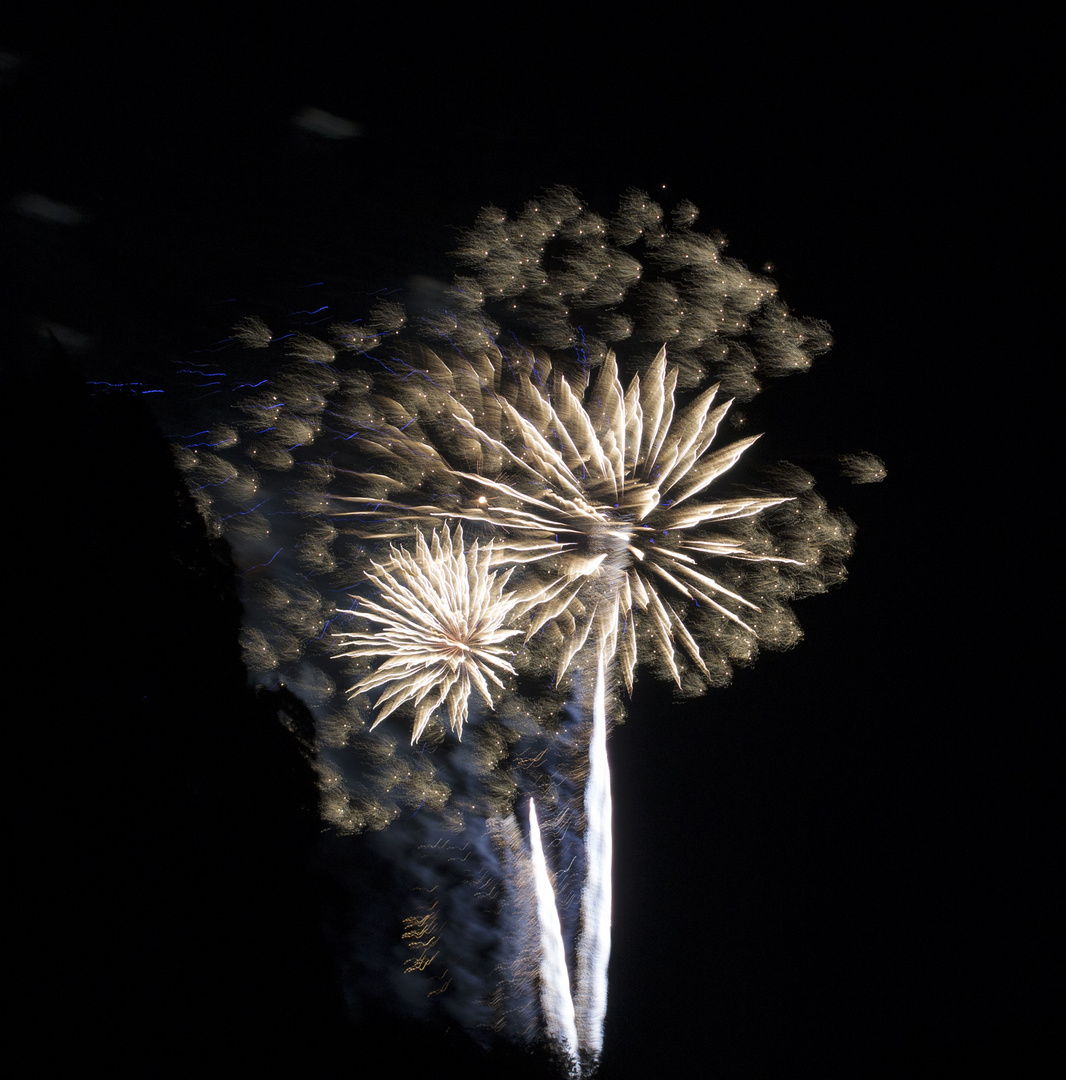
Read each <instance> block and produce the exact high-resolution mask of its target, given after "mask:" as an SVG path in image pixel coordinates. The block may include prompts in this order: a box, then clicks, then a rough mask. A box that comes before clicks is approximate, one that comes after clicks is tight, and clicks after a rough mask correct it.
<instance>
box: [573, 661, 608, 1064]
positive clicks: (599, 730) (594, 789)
mask: <svg viewBox="0 0 1066 1080" xmlns="http://www.w3.org/2000/svg"><path fill="white" fill-rule="evenodd" d="M603 662H604V657H603V650H602V649H601V650H600V654H599V658H598V660H597V662H596V692H595V694H594V696H593V699H592V737H591V738H590V740H589V778H588V783H587V784H586V785H585V819H586V829H585V887H584V888H583V889H582V891H581V937H580V939H579V940H578V946H577V994H576V996H575V1002H574V1004H575V1009H576V1012H577V1026H578V1045H579V1046H580V1048H581V1051H582V1053H584V1054H586V1055H589V1056H591V1057H592V1059H593V1060H596V1059H598V1058H599V1056H600V1054H601V1053H602V1052H603V1021H604V1017H605V1016H606V1015H607V961H608V960H609V959H610V955H611V850H612V842H611V773H610V767H609V766H608V763H607V708H606V690H605V687H604V675H603Z"/></svg>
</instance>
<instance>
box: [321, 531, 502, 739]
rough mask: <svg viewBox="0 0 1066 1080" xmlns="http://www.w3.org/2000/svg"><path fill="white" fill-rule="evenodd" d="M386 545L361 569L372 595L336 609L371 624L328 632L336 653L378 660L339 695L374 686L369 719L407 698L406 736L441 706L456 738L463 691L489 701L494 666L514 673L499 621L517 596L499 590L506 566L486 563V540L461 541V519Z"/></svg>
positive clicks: (465, 699) (495, 679) (465, 700)
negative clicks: (403, 543)
mask: <svg viewBox="0 0 1066 1080" xmlns="http://www.w3.org/2000/svg"><path fill="white" fill-rule="evenodd" d="M391 550H392V558H391V560H390V561H389V562H388V563H386V564H383V565H379V564H377V563H374V564H373V566H374V569H373V570H372V571H367V572H366V573H367V576H368V577H369V578H371V579H372V580H373V581H374V583H375V584H376V585H377V587H378V589H379V590H380V596H381V599H380V601H376V600H361V601H360V602H359V605H358V606H357V607H355V608H352V609H351V610H350V611H347V612H342V614H347V615H351V616H354V617H355V618H358V619H365V620H366V621H367V622H369V623H372V624H374V626H375V629H374V630H373V631H371V632H362V631H360V632H346V633H338V634H336V635H335V636H336V637H338V638H339V639H341V641H342V642H343V651H341V652H338V653H337V654H336V655H337V656H340V657H349V658H359V659H375V658H378V657H383V658H384V660H383V662H382V663H380V664H378V665H377V666H376V667H375V668H374V669H373V670H372V671H370V672H369V673H368V674H367V675H366V676H365V677H364V678H362V679H360V680H359V682H357V683H356V684H355V685H354V686H353V687H351V689H350V691H349V693H350V694H351V695H353V696H354V695H356V694H360V693H363V692H371V691H375V690H380V691H381V694H380V696H379V698H378V701H377V718H376V720H375V721H374V725H373V726H374V727H376V726H377V725H378V724H380V723H381V721H382V720H384V719H385V717H387V716H388V715H389V714H390V713H392V712H393V711H395V710H396V709H398V708H399V707H400V706H401V705H405V704H408V703H410V704H411V705H413V706H414V712H415V716H414V727H413V730H412V735H411V742H412V743H414V742H415V741H416V740H417V739H418V737H419V736H420V735H421V734H422V732H423V731H424V730H425V727H426V724H428V723H429V720H430V718H431V717H432V715H433V713H434V712H435V711H436V710H437V709H438V708H441V707H443V710H444V712H445V713H446V714H447V717H448V723H449V724H450V726H451V729H452V731H454V732H455V734H456V735H457V736H458V737H459V738H462V734H463V725H464V724H465V723H466V720H467V717H468V715H469V699H470V694H471V692H472V690H475V689H476V690H477V691H478V693H479V694H480V695H481V697H482V698H483V699H484V701H485V703H486V704H487V705H488V706H489V707H490V708H492V707H493V700H492V691H491V689H490V683H491V684H494V685H495V686H497V687H498V688H500V689H503V688H504V683H503V681H502V680H501V678H500V674H499V673H500V672H507V673H510V674H514V668H513V667H512V666H511V664H510V662H509V660H508V657H509V656H510V652H509V651H508V649H507V648H506V646H505V642H507V641H508V640H509V639H510V638H512V637H515V636H516V635H518V634H520V633H521V631H519V630H515V629H510V628H508V626H507V625H506V624H507V622H508V620H509V618H510V616H511V614H512V612H513V611H514V609H515V608H516V607H517V606H518V605H519V604H520V602H521V601H520V598H519V596H518V595H517V594H516V593H514V592H510V591H508V590H507V589H506V585H507V581H508V579H509V578H510V576H511V572H510V571H509V570H508V571H505V572H503V573H499V572H494V571H490V569H489V566H490V563H491V561H492V545H491V544H489V545H488V546H487V547H486V548H484V549H480V550H479V548H478V545H477V543H474V544H473V546H472V547H470V548H469V549H467V547H466V545H465V543H464V540H463V530H462V526H459V527H457V528H456V529H455V531H454V533H453V532H452V531H450V530H449V529H448V528H447V527H445V528H442V529H440V530H437V531H434V532H433V535H432V537H431V540H430V543H429V544H427V543H426V540H425V537H424V536H423V535H422V533H421V532H419V533H417V534H416V538H415V551H414V554H412V553H411V552H409V551H406V550H404V549H403V548H397V547H392V549H391Z"/></svg>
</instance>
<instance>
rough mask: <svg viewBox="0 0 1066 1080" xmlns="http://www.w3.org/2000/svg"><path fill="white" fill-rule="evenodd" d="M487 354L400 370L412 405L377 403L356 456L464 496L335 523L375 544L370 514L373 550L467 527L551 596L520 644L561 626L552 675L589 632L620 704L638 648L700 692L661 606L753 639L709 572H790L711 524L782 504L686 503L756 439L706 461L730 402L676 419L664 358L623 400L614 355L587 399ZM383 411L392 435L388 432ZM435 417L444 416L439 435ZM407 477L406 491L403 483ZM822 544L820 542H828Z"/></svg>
mask: <svg viewBox="0 0 1066 1080" xmlns="http://www.w3.org/2000/svg"><path fill="white" fill-rule="evenodd" d="M498 356H499V358H498V359H497V360H496V361H495V362H494V361H493V360H491V359H490V358H489V357H488V356H484V357H483V358H482V359H481V360H480V361H471V360H467V359H465V358H463V357H455V358H452V359H451V360H450V361H449V363H448V364H447V365H445V364H444V363H443V362H442V361H440V360H439V358H437V357H436V356H435V355H432V354H430V355H428V356H423V357H422V358H421V360H422V363H421V366H420V365H419V364H415V365H413V367H414V368H415V369H416V370H418V371H419V372H420V374H421V375H422V376H423V377H422V379H421V380H420V381H418V382H417V383H416V382H414V380H410V379H409V380H407V381H406V382H405V386H406V387H407V388H408V394H409V393H410V387H411V386H412V385H414V386H416V387H417V388H418V389H416V391H415V396H416V399H420V400H415V399H412V398H410V397H409V396H408V397H406V399H405V400H404V401H403V404H401V403H400V402H399V401H397V400H394V399H390V400H389V401H388V404H387V405H386V406H385V410H386V415H381V416H379V417H376V418H375V419H374V422H373V423H368V424H366V425H365V427H364V429H363V431H362V432H361V433H360V434H361V441H362V443H363V445H364V446H367V447H370V448H372V449H375V450H376V451H378V452H379V453H380V454H382V455H383V456H385V457H387V458H388V459H389V460H390V461H391V462H393V463H394V464H396V463H398V464H399V465H400V466H401V467H400V468H399V469H394V470H393V471H394V473H395V475H394V476H389V477H386V476H379V477H377V479H378V480H379V481H382V482H383V483H384V486H385V487H386V488H390V489H392V490H395V489H397V488H399V489H403V488H404V487H408V488H410V487H412V486H413V487H416V488H418V489H425V488H428V489H429V490H431V491H434V492H440V491H442V490H444V491H450V492H453V493H454V492H460V491H463V490H465V491H467V492H470V493H471V494H470V496H468V497H467V498H465V499H462V498H459V497H456V498H455V499H453V500H452V501H451V502H450V503H449V502H445V503H443V504H441V503H438V504H435V505H428V504H418V503H413V502H408V501H404V502H400V501H396V500H388V499H385V500H383V499H381V498H377V499H375V501H374V505H373V507H372V508H366V507H365V505H364V506H362V507H360V508H358V509H355V510H351V511H346V512H344V514H346V515H347V516H351V517H355V518H363V519H366V518H373V519H375V520H374V523H373V525H372V527H371V528H370V529H369V530H368V531H366V532H362V530H360V529H359V527H358V526H357V527H356V529H357V532H360V534H361V535H366V536H370V535H374V536H377V537H378V538H381V537H382V529H381V526H380V522H381V520H382V518H383V517H384V518H386V520H387V522H388V524H387V526H386V531H385V533H384V535H385V536H387V537H398V536H403V535H409V534H410V532H411V531H412V530H413V529H415V528H418V527H423V526H427V525H430V524H432V523H435V522H438V521H440V520H441V519H442V518H447V519H453V520H454V519H460V520H463V521H466V522H478V523H480V524H481V525H483V526H487V527H488V528H489V529H490V531H491V534H492V536H493V537H494V544H493V552H492V561H493V564H494V565H509V566H515V565H518V564H522V565H530V564H539V566H540V567H541V569H543V570H544V571H545V573H546V575H547V577H548V579H549V580H551V581H552V582H553V583H554V587H553V588H551V589H548V587H547V586H544V589H545V592H544V594H543V595H542V602H541V603H540V604H539V606H538V607H537V609H536V610H535V611H533V612H532V613H531V619H530V622H529V624H528V627H527V633H526V637H527V640H528V639H529V638H531V637H532V636H533V635H534V634H536V633H537V631H538V630H540V629H541V628H542V627H543V626H545V625H546V624H547V623H548V622H549V621H551V620H554V619H559V618H569V619H572V620H573V632H571V633H568V634H566V635H565V637H564V641H563V643H562V645H561V649H560V654H559V662H558V667H557V672H556V674H557V677H558V676H561V675H562V674H563V673H564V672H565V671H566V669H567V667H568V666H569V664H570V662H571V660H572V659H573V657H574V656H575V655H576V653H577V652H578V651H579V650H580V649H581V648H582V646H583V645H584V644H585V641H586V640H587V639H588V636H589V633H590V631H591V630H592V629H593V628H595V630H596V637H597V638H598V639H599V640H600V641H602V642H607V643H609V650H608V651H609V653H614V652H615V651H617V652H618V654H619V655H620V658H621V661H622V664H621V667H622V673H623V677H624V679H625V682H626V685H627V688H628V689H629V690H630V691H632V687H633V676H634V669H635V667H636V664H637V660H638V655H639V651H638V644H637V641H638V636H640V637H641V638H643V639H644V640H645V641H647V642H648V643H649V644H650V646H651V649H652V652H653V654H654V655H655V656H657V657H658V658H660V659H661V660H662V661H663V662H664V663H665V665H666V667H667V669H668V670H669V672H670V673H671V675H672V676H673V678H674V679H675V681H677V683H678V684H679V685H680V683H681V672H680V669H679V666H678V661H679V651H680V652H683V653H684V654H685V655H687V656H688V657H689V659H690V660H691V661H692V663H693V664H694V665H695V666H696V667H697V668H698V670H699V671H700V672H701V673H702V674H703V676H704V678H705V679H706V680H707V681H714V680H713V678H712V675H711V673H710V671H709V670H708V667H707V664H706V662H705V659H704V657H703V655H702V654H701V651H700V647H699V645H698V644H697V641H696V638H695V637H694V635H693V633H692V632H691V631H690V630H689V628H688V627H687V626H686V622H685V619H684V618H683V616H682V614H680V613H679V612H678V610H677V609H676V608H675V607H674V605H673V604H672V603H671V602H670V601H669V600H668V599H665V598H664V594H665V595H666V596H673V597H676V598H678V599H679V600H681V601H682V602H683V603H687V604H690V605H692V606H699V607H701V608H703V609H704V610H705V611H708V612H714V613H716V614H717V615H719V616H721V617H722V618H723V619H725V620H726V621H727V622H729V623H731V624H732V625H733V626H734V627H736V629H737V630H738V631H739V632H741V633H742V634H743V635H744V636H745V637H747V638H749V639H751V640H752V641H754V639H755V638H756V637H758V636H759V632H760V631H759V629H757V628H756V626H755V622H757V619H756V618H755V616H757V615H759V613H760V608H759V604H758V603H756V602H755V601H754V600H752V599H750V598H747V597H745V596H744V595H743V594H742V593H741V592H738V591H737V589H736V588H733V587H730V585H729V584H726V582H725V581H723V580H722V578H723V576H724V575H723V574H721V573H719V574H717V575H716V574H715V573H714V572H712V570H711V569H709V564H712V563H717V565H719V566H723V565H725V566H730V565H732V566H735V565H736V564H740V563H743V564H752V563H764V564H778V565H780V564H788V565H790V566H792V567H797V568H799V567H803V566H804V565H805V560H803V559H798V558H792V557H788V556H784V555H781V554H778V553H776V552H775V551H773V550H766V545H765V544H763V545H761V548H760V549H759V550H756V549H755V548H754V547H753V546H751V545H750V544H749V543H747V542H746V539H745V537H744V536H743V535H742V531H738V530H735V529H733V530H732V531H729V530H727V529H723V528H722V527H721V526H722V525H723V524H724V523H727V522H729V523H733V522H737V521H740V520H742V519H752V518H756V517H757V516H758V515H760V514H761V513H763V511H766V510H768V509H770V508H772V507H776V506H781V505H782V504H783V503H787V502H790V501H792V500H791V497H790V496H782V497H778V496H774V497H766V496H756V495H752V496H747V497H739V498H737V497H734V498H723V499H717V500H708V499H706V498H703V497H700V498H697V496H703V494H704V493H705V492H706V491H707V489H708V488H710V487H711V486H712V485H713V484H714V482H715V481H716V480H718V479H719V478H720V477H722V475H723V474H724V473H726V472H727V471H728V470H729V469H730V468H731V467H732V466H733V465H735V464H736V462H737V461H738V460H739V459H740V457H741V455H742V454H743V453H744V451H745V450H746V449H747V448H748V447H749V446H751V444H752V443H753V442H755V438H747V439H743V440H741V441H739V442H734V443H730V444H729V445H726V446H723V447H721V448H719V449H713V444H714V441H715V438H716V436H717V434H718V430H719V426H720V424H721V422H722V420H723V418H724V417H725V415H726V413H727V412H728V410H729V406H730V404H731V402H729V401H726V402H724V403H716V396H717V392H718V387H717V386H712V387H710V388H708V389H706V390H704V391H703V392H702V393H700V394H699V395H698V396H697V397H696V398H695V399H694V400H692V401H691V402H689V403H688V404H687V405H685V406H684V407H681V408H678V407H677V405H676V401H675V391H676V384H677V369H676V368H672V367H670V366H669V365H668V364H667V359H666V349H665V348H663V349H660V351H659V353H658V355H657V356H656V357H655V359H654V360H653V361H652V363H651V364H650V365H649V367H648V368H647V370H646V371H645V372H644V373H643V375H641V374H637V375H634V376H633V377H632V380H631V381H630V383H629V386H628V388H625V389H623V386H622V383H621V381H620V379H619V374H618V365H617V363H616V360H615V357H614V354H613V353H612V354H609V355H608V357H607V360H606V362H605V363H604V365H603V366H602V367H601V368H600V371H599V373H598V375H597V377H596V380H595V382H594V383H592V384H591V385H590V386H587V387H580V386H577V387H575V386H573V385H571V382H570V381H568V380H567V378H566V377H565V376H564V375H563V374H562V373H560V372H558V371H555V372H553V371H552V370H551V366H550V363H549V362H548V361H547V360H546V359H545V358H543V357H540V356H538V357H537V358H536V362H535V363H534V364H533V365H531V366H529V367H528V369H527V370H523V371H520V372H517V373H515V371H514V364H512V363H511V362H509V361H506V360H505V358H504V357H503V356H502V354H498ZM505 365H506V367H507V368H508V369H509V370H508V373H507V376H506V378H505V377H504V376H503V369H504V367H505ZM378 408H379V409H380V408H381V404H380V402H379V403H378ZM389 413H391V414H393V415H394V416H395V418H396V420H397V422H394V423H390V422H389V419H390V416H389V415H388V414H389ZM436 416H447V418H448V421H447V424H446V425H442V424H439V423H437V422H436V419H435V417H436ZM415 469H417V477H418V480H417V481H416V482H415V483H414V484H412V483H411V481H409V480H406V479H404V477H408V476H410V475H411V474H412V473H413V472H414V471H415ZM336 499H337V501H342V502H343V501H349V502H350V501H355V502H364V504H365V501H366V500H364V499H360V498H354V499H353V498H352V497H349V496H343V497H336ZM817 505H818V506H821V507H822V509H823V510H824V505H823V504H817ZM832 524H833V525H838V526H840V529H841V530H842V534H846V533H847V529H846V528H845V527H843V526H842V525H840V523H839V522H836V521H833V522H832ZM822 531H823V532H824V533H825V536H823V537H822V540H823V541H828V540H829V538H830V536H829V534H830V533H832V532H833V529H829V530H828V531H827V530H825V529H823V530H822ZM751 535H755V532H754V531H752V533H751ZM840 538H842V537H841V536H838V539H840ZM812 554H813V556H814V557H815V559H817V557H818V556H820V554H821V552H820V551H818V550H817V549H816V546H815V548H813V549H812ZM731 576H735V575H731ZM781 591H782V592H784V591H786V590H785V588H784V587H783V588H782V590H781ZM638 630H639V635H638Z"/></svg>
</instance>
